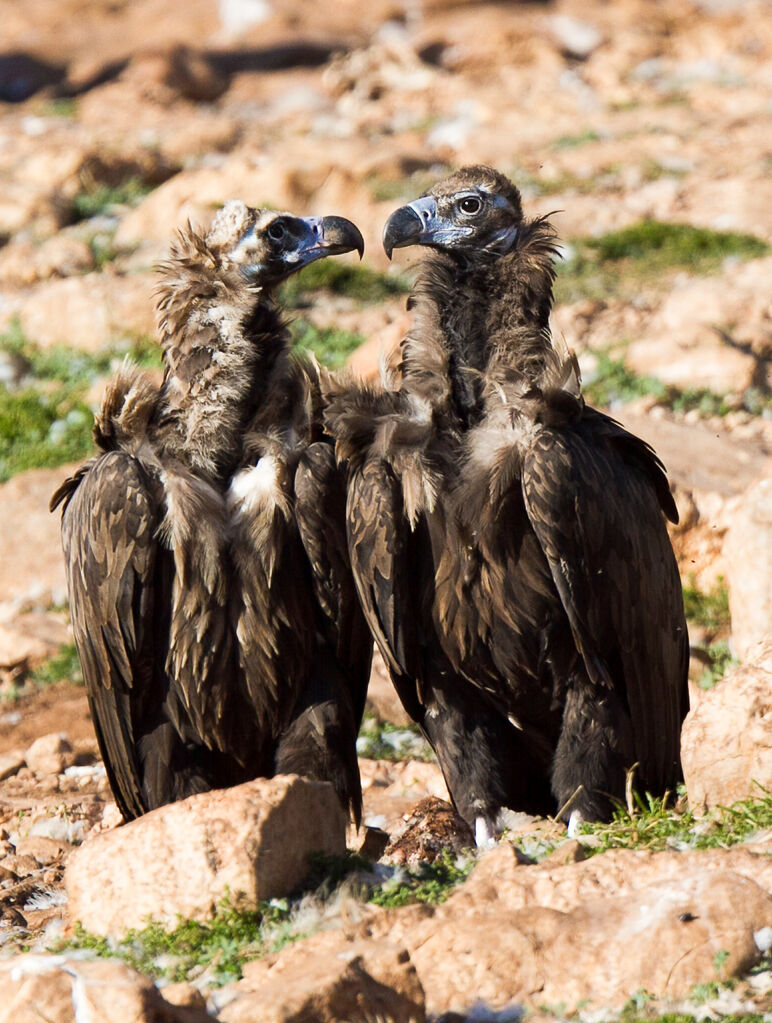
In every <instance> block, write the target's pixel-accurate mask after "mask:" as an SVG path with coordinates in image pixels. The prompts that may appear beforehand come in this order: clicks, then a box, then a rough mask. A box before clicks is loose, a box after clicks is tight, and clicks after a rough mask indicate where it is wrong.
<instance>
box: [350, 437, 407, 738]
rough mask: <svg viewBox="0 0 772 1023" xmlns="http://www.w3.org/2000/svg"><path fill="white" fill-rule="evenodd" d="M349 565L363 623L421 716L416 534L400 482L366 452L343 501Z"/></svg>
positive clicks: (403, 696) (403, 693) (404, 698)
mask: <svg viewBox="0 0 772 1023" xmlns="http://www.w3.org/2000/svg"><path fill="white" fill-rule="evenodd" d="M346 521H347V527H348V543H349V551H350V554H351V569H352V571H353V574H354V581H355V582H356V587H357V592H358V593H359V599H360V601H361V603H362V607H363V609H364V613H365V617H366V619H367V624H368V625H369V626H370V630H371V632H372V634H373V636H374V638H375V641H376V643H377V644H378V647H379V649H380V651H381V653H382V655H383V658H384V660H385V661H386V664H387V665H388V667H389V670H390V672H391V677H392V681H393V682H394V686H395V688H396V690H397V692H398V694H399V697H400V699H401V700H402V703H403V705H404V707H405V710H406V711H407V712H408V714H410V716H411V717H412V718H413V720H415V721H418V722H420V721H422V720H423V713H424V712H423V708H422V705H421V700H420V696H419V689H418V686H419V680H420V679H421V677H422V675H423V666H422V657H421V648H420V643H419V640H420V637H419V625H418V615H419V607H420V593H419V592H417V591H418V587H419V586H420V579H421V575H422V573H421V571H420V566H419V565H418V564H416V557H420V555H421V552H420V551H419V550H418V544H417V543H416V539H417V538H416V534H414V533H412V532H411V530H410V527H409V525H408V522H407V519H406V517H405V513H404V508H403V496H402V486H401V484H400V482H399V480H398V479H397V477H396V475H395V474H394V471H393V470H392V468H391V466H390V465H389V464H388V462H387V461H386V460H385V459H381V458H378V457H377V456H371V457H369V458H367V459H365V461H364V462H363V463H362V465H361V466H360V467H358V468H356V469H354V470H352V472H351V476H350V479H349V488H348V500H347V506H346Z"/></svg>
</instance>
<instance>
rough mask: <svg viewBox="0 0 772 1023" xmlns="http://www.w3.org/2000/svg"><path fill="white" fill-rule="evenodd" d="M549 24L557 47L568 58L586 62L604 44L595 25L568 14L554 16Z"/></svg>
mask: <svg viewBox="0 0 772 1023" xmlns="http://www.w3.org/2000/svg"><path fill="white" fill-rule="evenodd" d="M547 24H548V29H549V34H550V35H551V37H552V39H553V40H554V42H555V45H556V46H557V47H558V48H559V49H560V51H561V52H562V53H564V54H565V55H566V56H567V57H574V58H576V59H578V60H586V59H587V58H588V57H589V56H590V54H592V53H593V52H594V51H595V50H597V48H598V47H599V46H600V44H601V43H602V42H603V36H602V35H601V33H600V32H599V31H598V29H597V28H596V27H595V25H591V24H590V23H589V22H588V21H582V20H580V19H579V18H572V17H570V16H569V15H567V14H553V15H552V17H551V18H550V19H549V21H548V23H547Z"/></svg>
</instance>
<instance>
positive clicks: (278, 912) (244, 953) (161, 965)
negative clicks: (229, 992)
mask: <svg viewBox="0 0 772 1023" xmlns="http://www.w3.org/2000/svg"><path fill="white" fill-rule="evenodd" d="M288 919H289V903H288V902H287V900H286V899H272V900H271V901H270V902H264V903H260V905H259V908H258V909H257V910H253V911H237V910H234V909H232V908H229V907H227V906H223V907H221V908H219V909H218V910H217V913H216V914H215V916H214V918H213V919H212V920H210V921H208V922H207V923H201V922H199V921H197V920H182V919H181V920H180V921H179V923H178V924H177V925H176V927H173V928H168V929H167V928H165V927H163V926H162V925H161V924H158V923H150V924H148V926H147V927H144V928H142V929H139V930H131V931H129V932H128V933H127V934H126V935H125V936H124V937H123V938H121V939H119V940H116V939H112V938H103V937H100V936H98V935H95V934H91V933H89V932H88V931H86V930H85V929H84V928H83V927H82V926H81V925H80V924H79V923H76V924H75V928H74V936H73V937H72V938H71V939H70V940H68V941H65V942H63V943H61V944H60V945H58V946H57V948H56V951H65V950H67V949H87V950H89V951H91V952H92V953H93V954H94V955H95V956H97V957H100V958H118V959H122V960H123V961H124V962H125V963H128V965H129V966H131V967H133V968H134V969H135V970H138V971H139V972H140V973H144V974H146V975H147V976H150V977H152V978H153V979H154V980H161V979H163V980H166V981H167V982H171V983H176V982H178V981H182V980H188V979H191V978H194V977H196V976H198V975H199V974H200V973H202V972H203V971H204V970H207V971H209V973H210V977H209V980H210V983H211V984H212V986H214V987H217V986H219V985H222V984H227V983H228V982H229V981H232V980H239V979H240V978H241V976H242V971H243V967H244V963H246V962H248V961H249V960H250V959H257V958H258V957H259V956H261V955H265V954H267V953H269V952H277V951H278V950H279V948H281V947H282V946H283V945H284V944H287V941H289V940H291V939H290V938H289V937H287V938H286V940H282V937H281V936H279V935H277V933H276V932H277V929H279V930H280V925H282V924H284V923H285V922H286V921H287V920H288ZM300 936H301V935H297V937H300Z"/></svg>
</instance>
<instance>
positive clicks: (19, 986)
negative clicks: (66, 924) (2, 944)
mask: <svg viewBox="0 0 772 1023" xmlns="http://www.w3.org/2000/svg"><path fill="white" fill-rule="evenodd" d="M0 987H2V991H3V997H2V1000H1V1001H0V1023H43V1021H44V1020H45V1021H49V1020H50V1021H51V1023H78V1021H80V1020H86V1019H89V1020H91V1019H93V1020H99V1021H100V1023H206V1021H207V1020H210V1019H211V1017H209V1016H208V1015H207V1013H206V1012H205V1011H204V1010H203V1009H200V1008H199V1009H197V1008H194V1007H189V1006H186V1007H184V1008H177V1007H176V1006H174V1005H171V1004H170V1003H169V1002H166V1001H165V1000H164V999H163V998H162V997H161V994H160V992H159V991H158V990H157V988H156V987H155V985H154V984H153V982H152V981H151V980H149V979H148V978H147V977H143V976H142V975H141V974H139V973H137V972H136V971H135V970H132V969H130V968H129V967H128V966H124V964H123V963H120V962H117V961H114V960H110V959H102V960H95V961H85V960H82V959H76V958H74V957H68V956H66V955H43V954H40V955H38V954H34V953H26V954H25V955H19V956H15V957H14V958H12V959H8V960H6V961H5V962H3V963H0Z"/></svg>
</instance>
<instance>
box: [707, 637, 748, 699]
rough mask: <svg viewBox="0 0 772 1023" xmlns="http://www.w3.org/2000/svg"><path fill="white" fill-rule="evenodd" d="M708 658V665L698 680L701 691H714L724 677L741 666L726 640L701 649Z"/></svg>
mask: <svg viewBox="0 0 772 1023" xmlns="http://www.w3.org/2000/svg"><path fill="white" fill-rule="evenodd" d="M701 649H702V650H703V652H704V653H705V654H706V656H707V658H708V664H706V665H705V669H704V671H703V672H702V674H701V675H700V677H699V678H698V679H697V685H698V686H699V687H700V689H712V688H713V686H714V685H715V684H716V683H717V682H720V681H721V679H722V678H724V676H725V675H726V674H727V673H728V672H729V671H731V670H732V669H733V668H736V667H737V666H738V665H739V663H740V662H739V661H738V660H737V658H736V657H733V656H732V652H731V650H730V649H729V644H728V643H727V642H726V640H723V639H722V640H719V641H718V642H717V643H711V644H710V645H709V646H706V647H702V648H701Z"/></svg>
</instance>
